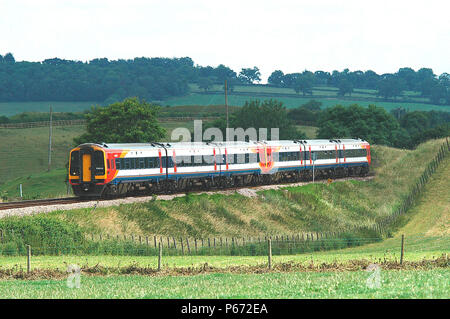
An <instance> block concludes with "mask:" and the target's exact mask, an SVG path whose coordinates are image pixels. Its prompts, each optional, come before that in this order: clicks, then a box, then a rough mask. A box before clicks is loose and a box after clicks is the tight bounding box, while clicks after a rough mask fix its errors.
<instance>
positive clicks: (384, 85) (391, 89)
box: [377, 74, 404, 99]
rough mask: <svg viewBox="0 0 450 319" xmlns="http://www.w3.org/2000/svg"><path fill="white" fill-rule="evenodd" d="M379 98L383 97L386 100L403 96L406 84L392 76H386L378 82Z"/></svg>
mask: <svg viewBox="0 0 450 319" xmlns="http://www.w3.org/2000/svg"><path fill="white" fill-rule="evenodd" d="M377 89H378V92H377V95H378V96H382V97H384V98H385V99H388V98H390V97H396V96H399V95H401V94H402V92H403V90H404V83H403V82H402V81H401V80H400V79H399V78H398V77H397V76H394V75H392V74H385V75H384V76H383V78H382V79H381V80H380V81H379V82H378V87H377Z"/></svg>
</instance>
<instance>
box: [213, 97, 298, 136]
mask: <svg viewBox="0 0 450 319" xmlns="http://www.w3.org/2000/svg"><path fill="white" fill-rule="evenodd" d="M210 127H216V128H219V129H220V130H221V131H222V134H223V136H224V138H225V136H226V135H225V128H226V119H225V118H224V117H221V118H220V119H217V120H215V121H214V122H209V123H207V125H206V126H205V129H208V128H210ZM230 127H231V128H235V129H237V128H243V129H244V130H247V129H248V128H255V129H256V131H257V132H259V129H260V128H266V129H267V133H268V136H267V139H272V138H275V137H272V136H271V128H278V129H279V134H280V136H279V138H280V139H305V138H306V135H305V134H304V133H303V132H300V131H298V130H297V128H296V127H295V125H294V122H293V121H292V120H291V119H290V118H289V117H288V113H287V110H286V107H284V106H283V103H282V102H278V101H276V100H272V99H271V100H265V101H264V102H261V101H259V100H252V101H246V102H245V105H244V106H243V107H240V108H239V110H238V111H236V112H233V113H232V114H231V116H230ZM259 138H261V137H259Z"/></svg>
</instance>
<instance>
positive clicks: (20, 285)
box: [0, 269, 450, 299]
mask: <svg viewBox="0 0 450 319" xmlns="http://www.w3.org/2000/svg"><path fill="white" fill-rule="evenodd" d="M370 275H371V274H370V273H368V272H366V271H358V272H325V273H304V272H303V273H302V272H297V273H272V274H257V275H255V274H238V275H236V274H208V275H198V276H190V277H189V276H187V277H186V276H167V277H145V276H115V277H86V276H83V277H82V278H81V283H80V288H79V289H76V288H73V289H71V288H68V287H67V281H66V280H37V281H17V280H15V281H0V296H1V297H2V298H250V299H255V298H444V299H447V298H449V297H450V295H449V288H450V282H449V278H450V270H449V269H433V270H423V271H414V270H409V271H397V270H388V271H381V273H380V286H379V287H373V288H370V286H368V285H367V284H366V281H367V280H368V278H369V276H370Z"/></svg>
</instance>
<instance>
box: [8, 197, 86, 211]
mask: <svg viewBox="0 0 450 319" xmlns="http://www.w3.org/2000/svg"><path fill="white" fill-rule="evenodd" d="M80 201H83V200H82V199H80V198H77V197H65V198H48V199H34V200H23V201H17V202H7V203H0V210H5V209H14V208H22V207H33V206H48V205H58V204H72V203H78V202H80Z"/></svg>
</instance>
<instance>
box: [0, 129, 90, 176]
mask: <svg viewBox="0 0 450 319" xmlns="http://www.w3.org/2000/svg"><path fill="white" fill-rule="evenodd" d="M84 130H85V128H84V126H64V127H63V126H57V127H54V128H53V137H52V145H53V146H52V168H64V167H65V165H66V163H67V160H68V156H69V155H68V154H69V150H70V149H71V148H72V147H73V146H74V143H73V138H74V137H76V136H79V135H81V134H82V133H83V132H84ZM48 141H49V129H48V128H47V127H37V128H28V129H3V128H1V129H0V163H1V164H0V184H2V183H4V182H6V181H8V180H11V179H13V178H16V177H28V176H29V175H31V174H34V173H39V172H43V171H45V170H47V168H48Z"/></svg>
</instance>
